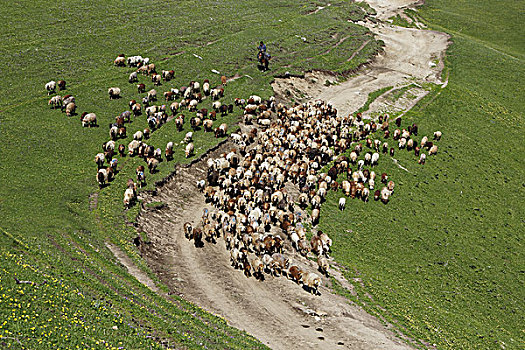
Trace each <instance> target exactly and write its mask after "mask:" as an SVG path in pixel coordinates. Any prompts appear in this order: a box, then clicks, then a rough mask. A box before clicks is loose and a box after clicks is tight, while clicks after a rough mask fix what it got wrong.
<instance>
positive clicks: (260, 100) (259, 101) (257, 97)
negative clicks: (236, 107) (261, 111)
mask: <svg viewBox="0 0 525 350" xmlns="http://www.w3.org/2000/svg"><path fill="white" fill-rule="evenodd" d="M249 99H253V103H254V104H256V105H260V104H261V102H262V99H261V98H260V97H259V96H257V95H251V96H250V98H249Z"/></svg>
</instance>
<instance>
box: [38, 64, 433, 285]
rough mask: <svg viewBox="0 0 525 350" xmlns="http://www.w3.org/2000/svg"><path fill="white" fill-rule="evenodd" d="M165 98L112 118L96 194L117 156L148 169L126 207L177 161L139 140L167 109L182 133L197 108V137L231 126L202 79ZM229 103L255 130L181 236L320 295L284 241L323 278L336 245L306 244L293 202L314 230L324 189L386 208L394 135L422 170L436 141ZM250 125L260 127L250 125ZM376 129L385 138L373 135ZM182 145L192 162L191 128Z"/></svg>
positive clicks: (324, 109)
mask: <svg viewBox="0 0 525 350" xmlns="http://www.w3.org/2000/svg"><path fill="white" fill-rule="evenodd" d="M114 64H115V65H116V66H126V65H128V66H130V67H136V68H137V70H136V71H134V72H132V73H131V74H130V75H129V77H128V82H129V83H131V84H133V83H138V82H139V79H138V77H139V73H141V74H143V75H147V76H150V77H151V81H152V83H153V84H154V85H155V86H159V85H161V83H162V81H169V80H171V79H173V77H174V71H172V70H170V71H162V72H161V74H157V72H156V67H155V65H154V64H153V63H150V62H149V59H147V58H142V57H141V56H132V57H128V58H127V59H126V58H125V57H124V56H123V55H120V56H118V57H117V58H116V59H115V61H114ZM221 81H222V82H223V84H225V83H226V78H225V77H222V78H221ZM57 86H58V88H59V90H63V89H65V81H59V82H58V84H57V83H55V82H54V81H51V82H49V83H48V84H46V86H45V88H46V90H47V91H48V95H51V94H53V93H54V92H55V89H56V87H57ZM223 86H224V85H223ZM137 91H138V93H146V86H145V84H144V83H139V84H137ZM108 94H109V98H110V99H116V98H120V97H121V96H120V95H121V91H120V88H118V87H112V88H109V89H108ZM162 96H163V97H164V99H165V101H166V103H170V105H169V107H168V106H167V105H166V104H161V105H156V104H155V102H156V101H157V91H156V90H155V89H151V90H149V91H148V92H147V93H146V96H144V97H143V98H142V99H141V100H140V103H139V102H137V101H136V100H134V99H133V100H131V101H130V102H129V107H130V109H131V110H126V111H124V112H122V113H121V114H120V115H118V116H117V117H116V118H115V123H111V124H110V125H109V137H110V139H109V140H108V141H107V142H105V143H104V144H103V145H102V152H100V153H98V154H97V155H96V156H95V159H94V162H95V163H96V165H97V176H96V179H97V182H98V184H99V186H100V187H101V188H102V187H104V186H105V185H107V184H108V183H109V182H110V181H112V180H113V178H114V177H115V175H116V174H117V172H118V159H117V158H115V156H116V155H117V152H118V154H119V155H120V156H121V157H125V156H126V155H129V156H139V157H141V158H143V159H144V161H145V165H140V166H138V167H137V169H136V176H137V179H136V182H135V181H134V180H133V179H128V181H127V188H126V190H125V193H124V200H123V202H124V205H125V207H127V208H129V207H130V206H131V205H132V204H133V202H134V201H135V200H136V197H137V187H142V186H143V185H145V183H146V173H145V166H147V167H148V170H149V172H150V173H154V172H155V171H156V168H157V166H158V165H159V163H160V162H162V161H163V156H164V157H165V159H166V160H167V161H170V160H172V159H173V154H174V144H173V142H168V143H167V145H166V147H165V149H164V152H163V151H162V149H161V148H155V147H153V146H151V145H148V144H147V143H146V142H145V141H144V140H146V139H148V138H149V137H150V135H151V133H152V132H154V131H155V130H157V129H158V128H160V127H161V126H162V125H163V124H165V123H166V122H167V121H168V111H169V112H171V115H172V118H173V119H174V123H175V127H176V128H177V130H178V131H179V132H180V131H182V130H183V125H184V123H185V116H184V114H182V113H180V112H181V111H182V110H183V109H185V108H186V109H187V110H188V111H192V112H195V116H194V117H192V118H191V119H190V121H189V124H190V126H191V128H192V129H193V131H196V130H199V129H201V128H203V129H204V131H205V132H214V133H215V136H216V137H225V136H227V135H228V127H227V124H224V123H223V124H221V125H220V126H218V127H215V128H214V127H213V123H214V121H215V120H216V119H217V117H218V116H224V115H226V114H228V113H232V112H233V108H234V106H233V105H223V104H222V103H221V102H220V101H219V99H220V98H221V97H223V96H224V88H223V87H217V88H211V87H210V83H209V81H208V80H204V81H203V83H202V85H201V84H200V83H199V82H196V81H191V82H190V83H189V84H188V86H187V87H186V86H183V87H181V88H180V89H175V88H172V89H170V90H169V91H165V92H164V93H163V94H162ZM206 97H210V98H211V99H212V100H213V103H212V110H211V111H208V110H207V109H205V108H202V109H198V104H199V103H200V102H202V100H203V99H204V98H206ZM141 103H142V105H141ZM49 105H51V106H52V108H58V107H61V108H62V109H63V110H65V111H66V114H68V115H72V114H73V113H74V112H75V109H76V105H75V99H74V97H72V96H70V95H66V96H64V97H61V96H59V95H57V96H54V97H52V98H51V99H50V100H49ZM235 105H236V106H238V107H240V108H241V109H242V110H243V111H244V113H243V123H244V124H245V125H246V126H247V127H248V129H250V128H251V129H250V131H248V132H238V133H232V134H231V135H230V137H231V139H232V142H233V143H235V144H236V149H232V150H231V151H230V152H228V153H224V154H222V155H221V156H220V157H219V158H217V159H209V160H208V167H209V168H208V172H207V177H206V179H205V180H201V181H199V182H198V184H197V187H198V188H199V189H200V190H201V191H202V192H203V193H204V195H205V198H206V200H207V202H209V203H211V204H212V205H214V206H215V207H216V209H217V210H215V211H213V212H209V211H208V209H205V211H204V212H203V215H202V220H201V222H200V223H198V224H196V225H194V224H192V223H186V224H185V225H184V230H185V235H186V237H187V238H189V239H193V240H194V243H195V245H196V246H199V245H202V244H203V242H204V241H208V242H214V243H215V242H216V241H217V239H218V238H220V237H223V238H224V240H225V244H226V247H227V248H228V249H229V250H230V256H231V262H232V266H234V267H235V268H239V269H242V270H243V271H244V273H245V274H246V276H251V275H253V276H255V277H256V278H260V279H263V278H264V273H270V274H273V275H281V274H282V275H285V276H287V277H289V278H290V279H291V280H293V281H295V282H297V283H300V284H302V285H303V287H304V288H305V289H308V290H310V291H311V292H314V293H317V292H318V288H319V286H320V285H321V278H320V277H319V275H317V274H316V273H314V272H309V271H304V270H302V269H301V268H299V267H298V266H297V265H295V264H292V262H291V261H290V258H289V257H287V256H286V254H285V253H286V252H285V250H284V247H285V240H286V239H288V240H289V241H290V244H291V247H292V248H293V249H295V250H296V251H297V252H298V253H299V254H301V255H302V256H308V255H309V254H311V253H313V254H314V255H315V256H316V257H317V262H318V270H319V271H320V272H321V273H323V274H328V269H329V264H328V260H327V257H328V253H329V252H330V247H331V245H332V241H331V239H330V238H329V237H328V236H327V235H326V234H325V233H323V232H322V231H320V230H318V231H316V233H315V234H314V235H313V236H312V238H311V239H310V240H307V239H306V231H307V230H306V228H305V220H306V218H305V216H304V215H302V213H301V211H300V210H298V208H297V206H298V207H300V208H302V209H303V210H304V209H306V208H307V207H310V209H311V222H312V224H313V225H314V226H315V225H317V224H318V222H319V218H320V210H321V205H322V203H323V202H324V201H325V199H326V196H327V193H328V191H339V190H341V191H342V193H343V194H344V197H341V198H340V199H339V203H338V204H339V209H340V210H344V209H345V207H346V199H347V198H348V197H350V198H358V199H361V200H363V201H364V202H367V201H369V198H370V197H371V193H372V192H373V191H375V192H373V198H374V200H376V201H378V200H381V201H382V202H383V203H385V204H386V203H388V201H389V198H390V197H391V195H392V194H393V193H394V187H395V183H394V182H393V181H392V180H389V178H388V175H387V174H386V173H382V174H381V175H380V176H379V175H377V181H378V183H377V184H376V173H375V171H374V169H375V167H376V166H377V165H378V163H379V159H380V157H381V154H390V156H392V157H393V156H394V152H395V150H394V148H393V147H389V145H388V142H387V139H389V137H390V134H391V133H392V139H393V140H394V141H396V142H397V144H398V149H406V150H407V151H413V152H414V155H415V156H416V157H418V158H419V160H418V162H419V164H424V163H425V160H426V157H427V154H428V155H429V156H430V155H433V154H436V153H437V145H435V144H434V143H433V142H432V141H429V139H428V137H426V136H424V137H423V138H422V139H421V141H420V142H418V141H417V140H416V139H415V137H416V136H417V135H418V127H417V125H416V124H412V125H410V126H409V127H407V128H406V129H402V130H400V129H399V128H400V127H401V118H397V119H395V121H394V123H395V125H396V127H397V128H396V129H395V130H392V131H391V129H390V121H389V120H388V116H380V117H379V119H378V121H377V122H376V121H365V120H364V119H363V118H362V116H361V114H360V113H358V114H356V115H355V116H353V115H348V116H346V117H342V116H338V115H337V110H336V109H335V108H334V107H333V106H331V105H330V104H327V103H325V102H323V101H312V102H309V103H304V104H296V105H295V106H293V107H286V106H284V105H282V104H276V102H275V99H274V98H270V99H269V100H267V101H263V100H262V99H261V98H260V97H258V96H250V97H249V98H248V99H247V100H245V99H241V98H236V99H235ZM143 111H144V112H145V114H146V117H147V122H148V128H145V129H144V130H137V131H136V132H135V133H133V140H132V141H130V142H129V143H128V145H127V147H126V146H125V145H124V144H118V145H117V141H118V140H119V139H124V138H126V137H127V133H126V126H125V123H129V122H131V117H132V115H133V116H134V117H139V116H141V115H142V114H143ZM81 121H82V125H83V126H95V125H97V124H96V116H95V115H94V114H93V113H83V114H82V117H81ZM254 124H257V125H258V127H259V128H257V127H255V126H252V125H254ZM381 132H382V133H383V135H382V138H383V141H382V140H380V139H379V137H378V134H380V133H381ZM440 139H441V132H440V131H436V132H435V133H434V140H433V141H439V140H440ZM184 143H185V144H186V146H185V149H184V152H185V156H186V157H190V156H192V155H193V153H194V144H193V132H191V131H190V132H187V133H186V135H185V138H184ZM425 150H426V151H427V153H425V152H424V151H425ZM324 167H328V171H327V172H322V171H321V169H322V168H324ZM287 182H291V183H293V184H294V185H295V186H296V187H297V188H298V189H299V195H298V196H297V198H292V196H290V195H288V193H287V191H286V189H285V184H286V183H287ZM376 187H381V189H378V188H376ZM276 231H278V232H277V233H276Z"/></svg>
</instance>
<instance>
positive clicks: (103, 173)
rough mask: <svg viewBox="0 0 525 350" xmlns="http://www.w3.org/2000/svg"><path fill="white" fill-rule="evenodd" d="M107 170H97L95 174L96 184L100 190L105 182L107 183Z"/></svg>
mask: <svg viewBox="0 0 525 350" xmlns="http://www.w3.org/2000/svg"><path fill="white" fill-rule="evenodd" d="M108 176H109V174H108V170H107V169H99V170H98V172H97V182H98V186H99V187H100V188H102V187H103V186H104V185H105V184H106V183H107V182H108Z"/></svg>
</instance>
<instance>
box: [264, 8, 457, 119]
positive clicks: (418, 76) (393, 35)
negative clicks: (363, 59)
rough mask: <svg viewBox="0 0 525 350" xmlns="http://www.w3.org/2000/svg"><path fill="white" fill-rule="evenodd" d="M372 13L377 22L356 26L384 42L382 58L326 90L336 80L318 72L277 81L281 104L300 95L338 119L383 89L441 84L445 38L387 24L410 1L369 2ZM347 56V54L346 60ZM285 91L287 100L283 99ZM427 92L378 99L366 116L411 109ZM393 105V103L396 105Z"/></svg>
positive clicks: (421, 91) (421, 88)
mask: <svg viewBox="0 0 525 350" xmlns="http://www.w3.org/2000/svg"><path fill="white" fill-rule="evenodd" d="M367 2H368V3H369V4H370V5H371V6H372V7H373V8H375V9H376V10H377V13H378V14H377V16H376V18H378V19H379V20H381V21H380V22H378V23H377V24H374V23H372V22H371V21H367V22H359V23H358V24H361V25H364V26H365V27H367V28H369V29H370V30H371V31H372V32H373V33H374V34H376V37H377V39H381V40H383V41H384V42H385V50H384V53H382V54H381V55H379V56H378V57H377V58H376V59H375V61H374V62H373V63H371V64H369V65H367V66H365V67H363V68H361V69H360V70H359V72H358V74H357V75H356V76H353V77H350V78H349V79H348V80H346V81H344V82H342V83H339V84H336V85H330V86H325V82H326V81H327V80H328V81H330V82H335V79H336V78H335V77H334V76H332V75H328V74H326V73H323V72H315V71H314V72H310V73H307V74H306V75H305V78H296V77H293V78H287V79H276V80H275V82H274V84H273V88H274V91H275V93H276V94H277V95H278V96H281V97H283V99H285V100H286V99H287V98H288V99H289V98H295V100H300V99H301V98H300V97H299V96H301V95H303V94H304V95H305V96H306V97H305V99H309V98H315V99H321V100H326V101H328V102H330V103H332V104H333V105H334V106H335V107H336V108H337V109H338V111H339V113H341V114H342V115H346V114H348V113H352V112H354V111H355V110H357V109H358V108H359V107H361V106H362V105H363V104H364V103H365V102H366V100H367V98H368V94H369V93H371V92H373V91H376V90H379V89H381V88H384V87H387V86H393V87H395V88H398V87H402V86H407V85H409V84H413V83H416V84H417V85H419V86H422V84H424V83H426V82H430V83H435V84H443V82H442V81H441V77H440V74H441V71H442V70H443V55H444V53H445V50H446V48H447V45H448V38H449V37H448V35H446V34H444V33H440V32H436V31H430V30H420V29H413V28H403V27H398V26H393V25H391V24H389V23H388V22H384V21H386V20H387V19H388V18H390V17H392V16H394V15H395V14H397V13H401V12H402V11H403V9H404V8H407V7H410V6H413V5H415V4H416V3H417V2H416V1H410V0H390V1H385V0H381V1H380V0H368V1H367ZM351 55H352V53H349V56H350V57H351ZM287 91H289V92H292V95H290V96H289V97H286V96H287V93H286V92H287ZM427 93H428V90H426V89H424V88H423V87H420V88H417V87H414V88H412V89H411V91H410V98H405V99H402V100H400V101H389V100H388V99H378V100H376V101H375V102H374V103H372V104H371V106H370V109H369V111H368V112H366V113H364V115H365V116H369V115H371V114H372V113H374V112H395V111H402V110H407V109H410V108H412V107H413V106H414V105H415V103H416V102H417V101H419V100H420V99H421V98H422V97H424V96H425V95H426V94H427ZM396 102H397V103H396Z"/></svg>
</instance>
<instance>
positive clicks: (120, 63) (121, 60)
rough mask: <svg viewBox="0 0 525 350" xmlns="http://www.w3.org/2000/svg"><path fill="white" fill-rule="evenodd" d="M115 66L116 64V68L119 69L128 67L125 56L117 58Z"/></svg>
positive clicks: (114, 62)
mask: <svg viewBox="0 0 525 350" xmlns="http://www.w3.org/2000/svg"><path fill="white" fill-rule="evenodd" d="M113 64H114V65H115V66H118V67H122V66H125V65H126V58H125V57H123V56H118V57H117V58H115V60H114V61H113Z"/></svg>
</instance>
